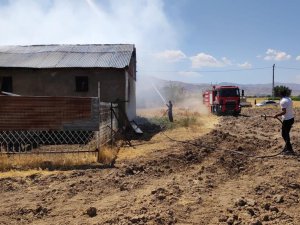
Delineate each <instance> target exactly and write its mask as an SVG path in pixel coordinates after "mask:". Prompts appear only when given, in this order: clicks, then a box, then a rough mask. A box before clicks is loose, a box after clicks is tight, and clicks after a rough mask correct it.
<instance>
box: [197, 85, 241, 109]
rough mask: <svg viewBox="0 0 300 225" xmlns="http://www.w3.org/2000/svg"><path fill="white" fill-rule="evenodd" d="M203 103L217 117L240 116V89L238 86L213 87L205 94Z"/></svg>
mask: <svg viewBox="0 0 300 225" xmlns="http://www.w3.org/2000/svg"><path fill="white" fill-rule="evenodd" d="M203 103H204V104H205V105H207V106H208V107H209V108H210V111H211V112H212V113H214V114H217V115H222V114H231V115H238V114H239V113H240V112H241V106H240V89H239V87H237V86H213V87H212V89H211V90H206V91H204V92H203Z"/></svg>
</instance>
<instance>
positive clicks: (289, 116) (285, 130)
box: [274, 89, 295, 155]
mask: <svg viewBox="0 0 300 225" xmlns="http://www.w3.org/2000/svg"><path fill="white" fill-rule="evenodd" d="M279 94H280V97H281V100H280V107H281V110H282V111H281V112H280V113H277V114H276V115H275V116H274V118H278V117H279V116H282V128H281V135H282V137H283V140H284V142H285V146H284V149H283V154H285V155H294V154H295V152H294V150H293V147H292V144H291V141H290V131H291V128H292V126H293V123H294V113H293V101H292V99H291V98H289V97H288V92H287V90H286V89H283V90H281V91H280V93H279Z"/></svg>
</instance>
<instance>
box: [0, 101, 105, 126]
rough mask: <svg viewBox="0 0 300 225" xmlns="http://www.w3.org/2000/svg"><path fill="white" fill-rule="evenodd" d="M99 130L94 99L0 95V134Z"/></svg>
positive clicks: (97, 111) (97, 110)
mask: <svg viewBox="0 0 300 225" xmlns="http://www.w3.org/2000/svg"><path fill="white" fill-rule="evenodd" d="M7 130H90V131H96V130H99V103H98V99H97V98H82V97H23V96H0V131H7Z"/></svg>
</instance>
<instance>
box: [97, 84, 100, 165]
mask: <svg viewBox="0 0 300 225" xmlns="http://www.w3.org/2000/svg"><path fill="white" fill-rule="evenodd" d="M100 103H101V100H100V82H99V81H98V104H99V110H98V113H99V123H98V125H99V131H98V134H97V149H98V154H97V162H100V140H101V130H100V128H101V113H100V112H101V107H100Z"/></svg>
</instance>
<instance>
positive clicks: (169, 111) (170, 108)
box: [166, 101, 173, 122]
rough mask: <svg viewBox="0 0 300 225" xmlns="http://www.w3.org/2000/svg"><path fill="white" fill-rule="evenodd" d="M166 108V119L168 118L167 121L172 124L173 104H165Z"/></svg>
mask: <svg viewBox="0 0 300 225" xmlns="http://www.w3.org/2000/svg"><path fill="white" fill-rule="evenodd" d="M166 105H167V107H168V110H167V111H168V117H169V120H170V122H173V104H172V102H171V101H169V104H166Z"/></svg>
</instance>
